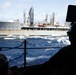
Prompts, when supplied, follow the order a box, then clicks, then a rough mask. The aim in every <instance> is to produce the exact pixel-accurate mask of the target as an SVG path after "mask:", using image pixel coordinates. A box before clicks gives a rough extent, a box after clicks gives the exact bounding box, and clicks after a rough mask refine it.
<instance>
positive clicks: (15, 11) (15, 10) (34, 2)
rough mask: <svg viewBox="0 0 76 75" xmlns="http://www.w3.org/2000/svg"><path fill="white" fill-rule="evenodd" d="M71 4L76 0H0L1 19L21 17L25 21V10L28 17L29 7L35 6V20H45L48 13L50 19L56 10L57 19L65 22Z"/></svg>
mask: <svg viewBox="0 0 76 75" xmlns="http://www.w3.org/2000/svg"><path fill="white" fill-rule="evenodd" d="M69 4H72V5H75V4H76V0H0V21H8V20H16V19H19V20H20V21H21V22H23V10H25V12H26V16H27V17H28V12H29V9H30V8H31V7H33V8H34V20H35V21H43V20H44V19H45V15H46V14H48V20H49V19H50V16H51V14H52V13H53V12H54V13H55V14H56V15H55V18H56V19H55V20H56V21H57V22H60V23H62V24H63V23H64V22H65V19H66V13H67V7H68V5H69Z"/></svg>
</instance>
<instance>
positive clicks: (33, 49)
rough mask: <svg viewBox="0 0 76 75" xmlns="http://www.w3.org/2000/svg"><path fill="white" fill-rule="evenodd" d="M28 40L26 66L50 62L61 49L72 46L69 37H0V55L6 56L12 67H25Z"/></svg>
mask: <svg viewBox="0 0 76 75" xmlns="http://www.w3.org/2000/svg"><path fill="white" fill-rule="evenodd" d="M25 40H26V54H25V55H26V66H31V65H36V64H42V63H44V62H46V61H48V60H49V59H50V58H51V57H52V56H53V55H54V54H55V53H56V52H57V51H59V50H60V48H62V47H64V46H67V45H68V44H70V42H69V40H68V37H67V36H30V37H22V38H16V37H13V38H10V37H9V38H8V37H6V36H3V37H1V36H0V53H3V54H5V55H6V57H7V58H8V61H9V67H11V66H18V67H22V66H24V41H25Z"/></svg>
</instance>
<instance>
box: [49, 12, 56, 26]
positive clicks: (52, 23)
mask: <svg viewBox="0 0 76 75" xmlns="http://www.w3.org/2000/svg"><path fill="white" fill-rule="evenodd" d="M54 22H55V13H53V14H52V18H51V19H50V24H51V25H52V26H54Z"/></svg>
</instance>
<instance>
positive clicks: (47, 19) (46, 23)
mask: <svg viewBox="0 0 76 75" xmlns="http://www.w3.org/2000/svg"><path fill="white" fill-rule="evenodd" d="M47 20H48V15H47V14H46V18H45V22H46V26H47Z"/></svg>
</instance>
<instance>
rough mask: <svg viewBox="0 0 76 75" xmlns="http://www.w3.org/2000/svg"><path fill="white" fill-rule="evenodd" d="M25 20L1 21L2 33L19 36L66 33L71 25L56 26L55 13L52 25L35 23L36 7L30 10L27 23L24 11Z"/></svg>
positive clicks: (0, 28)
mask: <svg viewBox="0 0 76 75" xmlns="http://www.w3.org/2000/svg"><path fill="white" fill-rule="evenodd" d="M23 18H24V21H23V23H20V22H19V20H16V21H14V22H4V21H1V22H0V35H16V36H17V35H18V36H25V35H26V36H31V35H60V34H61V35H66V32H67V30H68V29H69V27H66V26H64V27H62V26H55V25H54V13H53V20H52V22H51V24H50V25H48V24H47V16H46V24H39V25H37V26H36V25H35V24H34V9H33V7H31V8H30V10H29V17H28V20H27V24H26V16H25V12H24V13H23Z"/></svg>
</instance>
